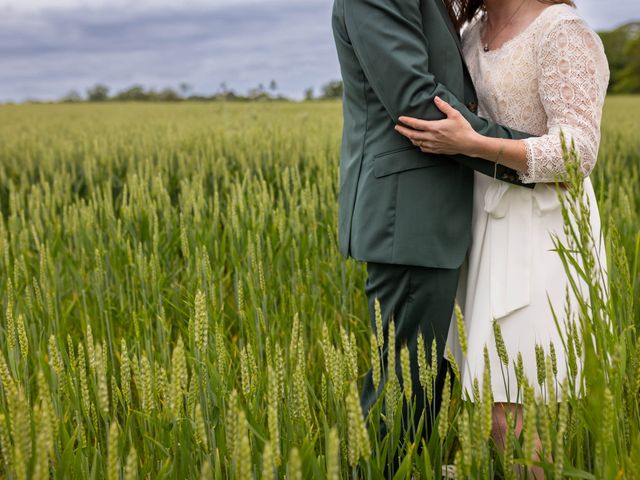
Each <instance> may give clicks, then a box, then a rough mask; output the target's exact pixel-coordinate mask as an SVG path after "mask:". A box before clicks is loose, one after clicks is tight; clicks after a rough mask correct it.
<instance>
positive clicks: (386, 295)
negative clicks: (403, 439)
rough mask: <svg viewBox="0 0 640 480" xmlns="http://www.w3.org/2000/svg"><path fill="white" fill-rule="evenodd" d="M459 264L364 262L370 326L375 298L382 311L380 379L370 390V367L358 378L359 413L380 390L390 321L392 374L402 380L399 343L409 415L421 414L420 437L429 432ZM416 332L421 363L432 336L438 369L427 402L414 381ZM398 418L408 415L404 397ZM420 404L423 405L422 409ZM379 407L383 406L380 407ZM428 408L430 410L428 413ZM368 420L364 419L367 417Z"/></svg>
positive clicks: (441, 380)
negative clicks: (405, 354) (411, 402)
mask: <svg viewBox="0 0 640 480" xmlns="http://www.w3.org/2000/svg"><path fill="white" fill-rule="evenodd" d="M459 273H460V269H459V268H457V269H443V268H430V267H417V266H406V265H392V264H382V263H373V262H369V263H367V274H368V277H367V281H366V287H365V291H366V294H367V298H368V303H369V312H370V316H371V328H372V331H373V332H374V333H375V332H376V325H375V299H378V301H379V302H380V306H381V310H382V324H383V327H382V329H383V335H384V347H383V349H382V351H381V354H380V356H381V371H382V375H381V378H382V380H381V382H380V385H379V387H378V389H376V388H375V387H374V383H373V375H372V369H370V370H369V371H368V372H367V374H366V376H365V379H364V385H363V388H362V393H361V406H362V409H363V412H364V414H365V415H367V414H368V412H369V410H370V409H371V407H372V406H373V405H374V404H375V403H376V401H377V400H378V398H379V396H380V395H381V394H382V393H383V391H384V390H383V389H384V384H385V381H386V378H387V375H386V374H385V372H386V365H387V356H388V353H387V352H388V347H389V335H388V333H389V320H390V319H391V318H393V319H394V324H395V334H396V335H395V337H396V338H395V351H396V355H395V357H396V374H397V375H398V379H399V381H400V385H403V383H404V382H403V378H402V371H401V363H400V349H401V347H402V346H404V345H405V344H406V345H408V347H409V358H410V363H411V385H412V389H413V394H414V398H415V407H416V410H415V416H414V418H413V419H412V420H411V421H412V422H413V423H414V426H415V427H417V426H418V422H419V420H420V416H421V414H422V413H423V411H424V413H425V423H424V428H423V430H422V431H423V436H424V437H427V436H428V435H429V434H430V431H431V426H432V423H433V418H434V417H435V415H434V413H435V414H437V412H438V410H439V408H440V401H441V392H442V387H443V385H444V379H445V375H446V369H447V368H448V364H449V363H448V362H446V361H444V362H443V361H442V360H443V356H444V348H445V346H446V341H447V334H448V331H449V325H450V323H451V316H452V313H453V307H454V302H455V295H456V289H457V285H458V278H459ZM418 335H423V338H424V344H425V355H426V357H427V358H425V360H424V361H425V363H426V364H427V365H430V364H431V344H432V341H433V340H434V339H435V340H436V345H437V365H438V374H437V376H436V381H435V386H434V397H433V401H432V404H431V405H427V404H428V401H427V398H426V395H425V392H424V389H423V388H422V387H421V385H420V380H419V371H418V348H417V341H418ZM403 404H404V405H403V417H405V418H406V416H407V415H408V413H407V412H408V410H407V404H406V401H404V400H403ZM425 406H428V408H427V410H425ZM383 411H384V406H383ZM429 412H431V414H429ZM371 420H372V419H371V418H370V419H369V422H370V421H371ZM379 432H380V435H381V438H382V437H384V435H385V434H386V426H385V424H384V422H381V425H380V430H379Z"/></svg>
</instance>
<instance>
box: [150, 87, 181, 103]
mask: <svg viewBox="0 0 640 480" xmlns="http://www.w3.org/2000/svg"><path fill="white" fill-rule="evenodd" d="M155 97H156V99H157V100H160V101H161V102H176V101H178V100H181V98H180V95H178V92H176V91H175V90H174V89H172V88H165V89H163V90H161V91H160V92H159V93H157V94H156V95H155Z"/></svg>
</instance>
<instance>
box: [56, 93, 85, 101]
mask: <svg viewBox="0 0 640 480" xmlns="http://www.w3.org/2000/svg"><path fill="white" fill-rule="evenodd" d="M60 101H62V102H67V103H71V102H81V101H82V95H80V94H79V93H78V91H77V90H70V91H69V92H68V93H67V94H66V95H65V96H64V97H62V98H61V99H60Z"/></svg>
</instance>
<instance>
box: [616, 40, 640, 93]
mask: <svg viewBox="0 0 640 480" xmlns="http://www.w3.org/2000/svg"><path fill="white" fill-rule="evenodd" d="M626 53H627V57H628V63H627V64H626V65H625V67H624V68H623V69H622V70H621V71H620V73H619V74H618V78H617V83H616V90H615V91H619V92H624V93H640V35H636V38H635V39H634V40H631V41H630V42H629V43H628V44H627V48H626Z"/></svg>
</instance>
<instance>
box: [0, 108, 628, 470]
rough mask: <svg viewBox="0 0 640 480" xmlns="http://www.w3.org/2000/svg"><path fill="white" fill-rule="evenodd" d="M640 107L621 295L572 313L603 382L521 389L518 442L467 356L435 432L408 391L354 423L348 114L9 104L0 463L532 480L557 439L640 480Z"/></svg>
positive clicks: (602, 171)
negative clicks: (497, 436)
mask: <svg viewBox="0 0 640 480" xmlns="http://www.w3.org/2000/svg"><path fill="white" fill-rule="evenodd" d="M639 111H640V100H639V99H638V98H633V97H615V98H611V99H609V100H608V103H607V106H606V112H605V121H604V128H603V139H602V147H601V155H600V159H599V163H598V165H597V167H596V170H595V172H594V174H593V180H594V184H595V186H596V191H597V192H598V197H599V201H600V208H601V212H602V218H603V222H604V224H605V227H606V228H605V230H606V232H607V249H608V253H609V257H610V258H609V269H610V287H611V288H610V292H611V296H610V301H607V300H606V299H605V298H604V296H603V295H602V292H599V291H598V290H597V288H596V287H593V289H592V292H591V293H590V295H592V296H591V297H590V298H589V299H588V301H589V305H591V308H588V305H587V303H583V304H581V306H580V308H579V311H576V312H575V314H576V315H577V316H578V318H580V320H581V321H582V322H584V323H587V324H588V322H589V321H590V320H592V321H593V323H594V326H593V327H592V333H593V335H594V338H593V339H592V340H589V341H583V342H581V343H579V346H581V347H583V348H584V355H585V357H586V365H587V367H588V368H589V372H590V376H591V377H592V378H587V379H586V380H587V382H586V387H587V388H588V390H587V392H588V395H587V396H584V397H583V398H582V399H581V398H575V397H572V396H568V397H566V398H565V399H564V401H563V402H562V403H561V404H560V405H559V408H557V409H556V408H553V407H549V406H546V405H544V404H539V403H534V402H533V401H532V400H531V399H530V396H529V395H528V394H526V393H525V403H526V408H525V419H524V423H525V431H524V433H523V436H522V438H518V437H516V436H515V434H514V433H513V429H512V430H510V434H509V436H508V438H507V443H508V445H510V447H512V448H508V449H507V450H506V451H505V453H504V454H500V453H498V451H497V450H496V448H495V446H494V445H493V444H492V442H491V441H490V440H488V434H489V430H490V428H489V427H490V418H489V417H488V412H489V409H487V405H486V404H483V403H482V402H481V403H480V404H479V405H474V404H467V403H463V402H462V401H461V392H460V382H459V378H458V377H457V376H456V374H455V372H456V370H455V369H454V373H453V375H454V381H453V387H452V388H451V390H450V391H448V393H447V402H446V403H447V408H446V409H445V410H444V413H442V414H441V415H440V417H438V418H436V419H434V420H435V425H436V427H435V429H434V432H433V435H432V436H431V438H430V439H428V442H426V443H425V444H424V445H416V444H414V443H413V442H412V441H411V435H409V434H408V433H406V431H405V429H403V428H402V427H403V418H402V416H401V415H400V411H401V410H400V406H401V405H402V402H403V398H404V395H403V393H404V392H403V390H402V389H401V388H400V386H399V385H398V384H397V383H396V382H392V387H393V388H391V389H389V392H388V393H387V394H386V395H383V397H385V396H386V397H387V398H388V399H389V401H390V403H391V404H392V405H395V406H396V409H395V411H393V412H387V414H386V416H384V415H383V414H382V412H381V405H380V403H378V404H377V405H376V406H375V407H374V409H373V410H372V414H371V416H370V423H369V429H368V430H365V429H364V425H363V423H362V421H361V419H360V418H359V417H358V409H359V406H358V402H357V393H356V392H357V391H358V386H359V385H360V381H361V376H362V374H363V373H364V371H365V370H366V369H367V368H368V367H369V365H370V359H371V358H378V357H376V355H380V354H381V351H380V352H377V351H376V352H374V351H372V349H374V350H375V349H377V348H379V347H380V346H381V345H380V344H379V340H377V339H376V338H375V336H374V337H372V335H371V333H372V332H371V331H370V327H369V319H368V313H367V306H366V305H367V304H366V299H365V298H364V293H363V288H362V286H363V284H364V275H365V272H364V269H363V266H362V265H359V264H356V263H355V262H353V261H345V260H344V259H342V258H341V257H340V255H339V254H338V251H337V245H336V225H335V222H336V218H337V212H336V209H337V201H336V199H337V193H338V175H337V171H338V156H339V139H340V132H341V124H340V123H341V122H340V104H339V103H336V102H317V103H308V104H304V105H294V104H286V103H282V104H276V103H273V104H267V105H262V104H261V105H258V104H253V103H250V104H233V103H210V104H185V103H181V104H161V103H152V104H135V105H132V104H122V103H115V102H110V103H105V104H100V105H75V104H74V105H66V104H65V105H54V106H49V105H23V106H1V107H0V212H1V215H0V302H2V305H3V313H4V318H3V320H2V322H0V323H1V325H2V326H1V327H0V385H1V386H0V476H2V477H3V478H34V477H35V478H61V479H62V478H105V477H108V478H121V476H122V477H123V478H126V479H129V478H180V479H181V478H198V477H200V478H242V479H245V478H249V477H260V476H269V477H275V476H276V475H277V476H278V478H283V477H284V476H285V475H288V476H289V477H291V478H333V479H336V478H339V477H343V478H346V477H348V476H352V477H354V478H358V477H360V478H382V477H383V475H384V471H385V468H386V466H387V464H388V463H389V462H390V460H392V459H393V458H394V457H397V458H398V459H399V461H398V464H399V465H400V470H399V472H398V475H397V477H396V478H398V479H401V478H406V479H409V478H411V477H412V476H414V477H415V478H440V473H441V471H442V466H443V465H444V464H454V463H455V465H456V466H457V468H458V475H459V476H458V478H515V477H514V475H513V468H516V467H519V468H525V466H526V465H532V464H533V463H534V462H535V460H534V458H533V457H532V451H533V450H534V449H535V443H534V442H533V439H534V436H533V435H534V433H535V432H536V431H538V432H540V436H541V438H542V440H543V442H542V443H543V447H544V449H545V450H544V451H545V454H546V453H550V454H551V455H552V456H553V459H554V460H556V461H555V462H554V463H548V462H547V461H546V460H545V461H541V462H539V465H540V466H541V467H542V468H543V469H544V470H545V472H546V474H547V478H567V477H568V478H616V477H619V478H623V477H624V478H640V465H638V461H637V458H640V440H639V439H640V420H639V419H640V405H639V394H640V344H639V343H638V341H637V333H636V332H637V327H638V325H639V324H640V306H639V305H638V302H637V299H638V298H640V228H639V226H640V194H639V193H638V188H637V185H639V184H640V158H639V154H638V152H639V151H640V143H639V140H638V136H637V132H636V126H637V123H638V121H639V120H640V114H639V113H638V112H639ZM578 191H579V190H572V192H578ZM575 198H578V196H576V197H575ZM574 204H575V206H574V207H573V208H577V209H578V211H580V206H579V202H577V203H576V202H574ZM566 208H567V209H571V208H572V206H571V203H569V204H568V205H567V206H566ZM578 217H579V215H578ZM584 231H585V229H584V222H582V223H580V222H578V227H577V230H575V231H574V235H575V238H576V239H577V241H576V244H575V245H568V246H567V250H566V251H564V257H563V258H564V259H565V261H567V262H571V261H572V259H573V258H575V256H574V255H575V253H574V252H576V251H577V252H580V251H581V250H580V246H581V241H582V240H581V239H582V238H583V233H584ZM560 250H561V252H560V254H563V252H562V248H560ZM585 273H586V276H587V278H589V277H590V276H592V275H590V271H589V270H585ZM590 284H591V283H590ZM607 319H608V320H607ZM607 321H610V322H611V323H610V325H612V327H613V328H612V329H611V330H610V331H609V330H608V329H607V328H604V327H606V326H607V325H609V324H608V323H607ZM573 340H576V339H575V338H574V339H573ZM430 347H431V346H430V345H426V346H425V345H422V346H421V350H422V351H425V350H429V349H430ZM574 348H575V347H574ZM605 351H606V352H608V355H604V354H603V352H605ZM405 357H406V355H405ZM510 361H515V359H510ZM403 367H404V368H405V369H406V368H419V369H420V383H421V385H422V386H423V387H424V388H425V389H427V390H428V389H430V388H431V389H432V388H433V384H432V381H433V378H432V375H431V373H430V367H428V366H427V365H426V363H423V364H421V365H419V366H415V365H407V361H406V358H405V360H404V365H403ZM549 372H552V369H551V367H549V368H547V370H546V373H547V374H549V377H547V381H548V382H550V381H551V377H550V376H551V374H550V373H549ZM591 372H593V375H591ZM488 374H489V372H486V374H485V375H488ZM491 374H498V372H491ZM550 384H552V383H550ZM558 388H559V390H558V397H559V398H562V395H561V390H560V386H559V387H558ZM412 409H413V406H412V405H411V404H410V410H412ZM383 423H386V426H387V427H388V434H387V435H386V436H385V437H384V438H378V435H377V432H379V431H380V428H381V427H382V424H383ZM422 428H423V425H422V424H421V425H420V426H419V428H418V432H415V433H417V434H418V435H419V432H420V430H421V429H422ZM419 447H422V448H419ZM542 458H547V457H546V455H543V456H542Z"/></svg>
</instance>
